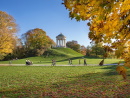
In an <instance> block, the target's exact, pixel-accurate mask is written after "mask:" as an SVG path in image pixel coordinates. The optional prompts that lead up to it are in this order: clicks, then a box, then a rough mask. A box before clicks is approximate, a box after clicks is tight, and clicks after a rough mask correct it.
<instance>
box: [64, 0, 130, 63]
mask: <svg viewBox="0 0 130 98" xmlns="http://www.w3.org/2000/svg"><path fill="white" fill-rule="evenodd" d="M63 1H64V2H63V4H64V5H65V7H66V8H67V9H68V10H69V12H70V13H69V15H70V17H71V18H75V19H76V20H77V21H79V20H84V21H85V20H89V23H88V26H89V27H90V28H89V29H90V32H89V38H90V39H91V40H92V41H95V42H96V43H98V42H103V43H106V44H110V45H111V47H112V48H115V49H116V55H117V56H123V58H124V59H125V61H126V62H128V61H130V54H129V53H126V52H124V49H125V44H126V42H128V41H129V38H130V33H129V32H130V1H129V0H63ZM113 39H114V41H113ZM127 48H128V51H130V46H127Z"/></svg>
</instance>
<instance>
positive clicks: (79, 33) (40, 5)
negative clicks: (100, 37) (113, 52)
mask: <svg viewBox="0 0 130 98" xmlns="http://www.w3.org/2000/svg"><path fill="white" fill-rule="evenodd" d="M61 3H62V0H0V10H1V11H5V12H7V13H8V14H10V15H11V16H13V17H14V19H15V20H16V23H17V24H18V25H19V28H20V30H19V32H18V35H19V36H20V35H21V34H23V33H26V32H27V31H28V30H30V29H35V28H40V29H43V30H44V31H46V33H47V35H48V36H50V38H51V39H53V40H54V41H55V42H56V36H57V35H59V34H60V33H62V34H63V35H65V36H66V38H67V39H66V41H72V40H76V41H78V43H79V44H80V45H84V46H87V45H90V40H89V38H88V32H89V27H88V26H87V21H80V22H77V21H76V20H75V19H72V20H71V18H69V11H68V10H66V8H65V7H64V5H62V4H61Z"/></svg>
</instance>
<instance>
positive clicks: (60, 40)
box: [56, 33, 66, 48]
mask: <svg viewBox="0 0 130 98" xmlns="http://www.w3.org/2000/svg"><path fill="white" fill-rule="evenodd" d="M56 47H65V48H66V37H65V36H64V35H63V34H62V33H60V34H59V35H58V36H56Z"/></svg>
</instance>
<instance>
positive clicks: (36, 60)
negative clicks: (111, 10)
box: [0, 48, 120, 65]
mask: <svg viewBox="0 0 130 98" xmlns="http://www.w3.org/2000/svg"><path fill="white" fill-rule="evenodd" d="M83 58H86V57H84V56H83V55H82V54H80V53H78V52H76V51H74V50H72V49H70V48H54V49H50V50H48V51H47V52H45V53H44V55H43V56H39V57H29V58H25V59H19V60H12V64H25V60H26V59H29V60H31V61H33V64H43V65H51V63H52V59H55V60H56V64H57V65H67V64H68V59H72V63H73V64H74V65H78V64H79V59H80V62H81V65H82V64H83V60H84V59H83ZM86 59H87V63H88V64H97V65H98V64H99V62H100V61H101V60H102V59H99V58H98V59H97V58H86ZM119 61H120V59H106V60H105V62H104V64H111V63H118V62H119ZM0 64H9V61H0Z"/></svg>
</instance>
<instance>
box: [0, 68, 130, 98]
mask: <svg viewBox="0 0 130 98" xmlns="http://www.w3.org/2000/svg"><path fill="white" fill-rule="evenodd" d="M115 68H116V66H69V67H64V66H63V67H59V66H21V67H19V66H1V67H0V72H1V74H0V86H1V87H0V97H5V98H6V97H9V98H19V97H25V98H26V97H33V98H34V97H35V98H36V97H37V98H39V97H49V98H51V97H57V98H60V97H69V98H70V97H80V98H81V97H118V96H120V97H124V96H125V97H128V96H129V93H130V91H129V89H130V85H129V82H130V78H129V76H128V77H127V80H123V78H122V77H121V76H120V75H118V74H117V72H116V71H115ZM129 71H130V70H129V69H128V74H129V73H130V72H129ZM129 97H130V96H129Z"/></svg>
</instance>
